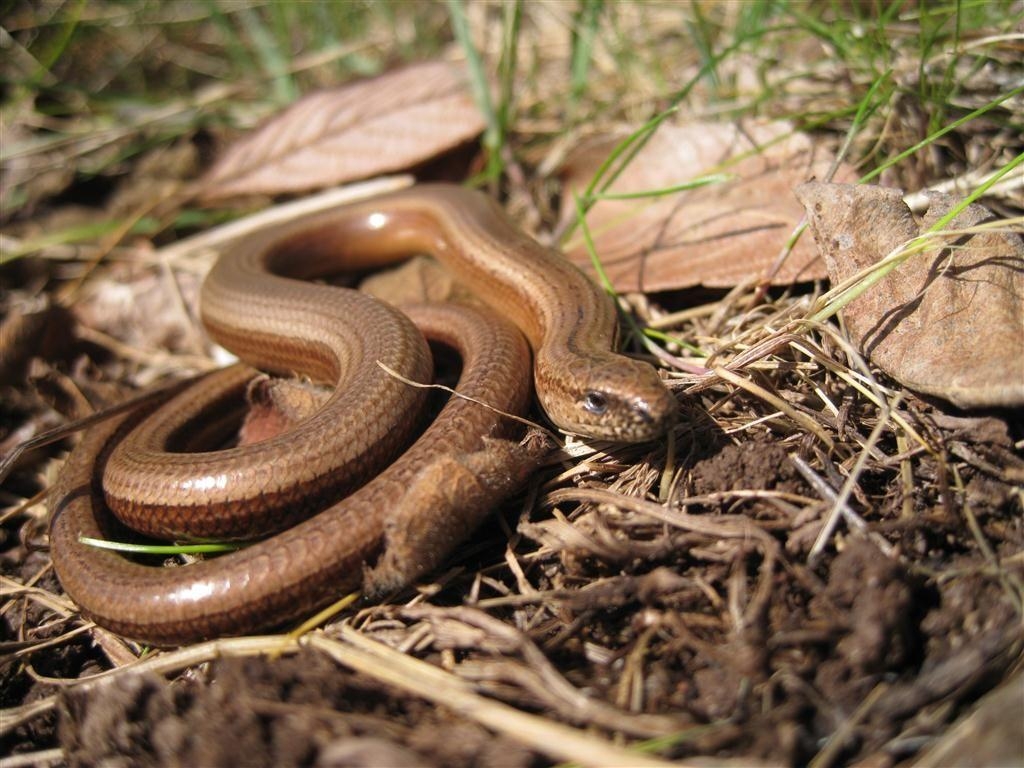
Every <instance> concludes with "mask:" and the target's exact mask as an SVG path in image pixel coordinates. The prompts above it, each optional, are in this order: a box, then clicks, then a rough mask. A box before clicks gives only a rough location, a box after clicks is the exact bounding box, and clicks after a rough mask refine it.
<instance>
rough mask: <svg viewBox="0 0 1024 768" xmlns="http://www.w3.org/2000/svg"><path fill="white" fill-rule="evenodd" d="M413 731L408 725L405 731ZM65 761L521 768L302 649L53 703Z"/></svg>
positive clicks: (501, 751)
mask: <svg viewBox="0 0 1024 768" xmlns="http://www.w3.org/2000/svg"><path fill="white" fill-rule="evenodd" d="M414 724H415V726H416V727H415V728H414V727H413V725H414ZM60 743H61V746H62V748H63V749H64V750H65V752H66V754H68V755H69V756H70V757H71V764H73V765H109V766H120V765H124V766H129V765H131V766H150V765H151V766H166V765H202V766H207V767H208V768H216V766H225V767H230V766H238V765H245V766H253V767H254V768H259V767H260V766H266V768H278V767H279V766H303V765H305V766H309V765H315V766H340V765H345V766H375V765H394V766H403V765H406V766H413V765H423V764H424V763H428V764H434V765H470V764H475V765H497V764H501V765H508V766H513V767H514V766H518V765H521V766H526V765H529V764H530V763H531V758H530V755H529V753H528V752H527V751H526V750H523V749H522V748H521V747H519V746H518V745H517V744H515V743H514V742H509V741H507V740H506V739H503V738H501V737H498V738H495V737H494V736H493V735H492V734H490V733H489V732H487V731H486V730H484V729H483V728H481V727H479V726H476V725H474V724H473V723H471V722H466V721H459V720H457V719H453V718H452V716H451V714H450V713H447V712H445V711H444V710H443V709H435V708H431V707H427V706H425V705H424V704H423V703H422V702H418V701H416V700H408V701H406V702H395V701H394V700H393V699H392V698H391V697H390V695H389V691H388V688H387V687H386V686H383V685H381V684H380V683H378V682H376V681H374V680H371V679H368V678H366V677H363V676H360V675H358V674H355V673H352V672H348V671H345V670H343V669H339V668H338V667H337V666H336V665H335V664H332V663H331V662H330V661H328V660H327V659H326V658H324V657H323V656H322V655H320V654H317V653H314V652H311V651H306V652H302V653H300V654H299V655H297V656H294V657H286V658H280V659H277V660H275V661H273V662H271V663H268V662H267V660H266V659H258V658H250V659H240V658H232V659H222V660H220V661H217V662H216V663H214V664H212V665H211V666H210V668H209V669H207V670H205V671H203V672H202V673H198V674H193V675H190V676H188V677H185V678H182V679H180V680H178V681H176V682H173V683H169V682H167V681H165V680H164V679H163V678H161V677H158V676H156V675H153V674H139V675H133V676H127V677H126V676H122V677H118V678H116V679H114V680H111V681H110V682H109V683H104V684H100V685H99V686H97V687H95V689H94V690H91V691H89V692H88V693H84V692H74V691H72V692H68V693H65V694H63V695H62V696H61V702H60Z"/></svg>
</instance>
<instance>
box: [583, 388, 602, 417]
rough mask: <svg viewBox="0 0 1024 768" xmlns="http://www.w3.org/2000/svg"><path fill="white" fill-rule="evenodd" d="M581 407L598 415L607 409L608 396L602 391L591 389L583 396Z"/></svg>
mask: <svg viewBox="0 0 1024 768" xmlns="http://www.w3.org/2000/svg"><path fill="white" fill-rule="evenodd" d="M583 408H584V410H587V411H590V413H593V414H595V415H597V416H600V415H601V414H603V413H604V412H605V411H607V410H608V398H607V396H605V394H604V393H603V392H597V391H594V390H592V391H590V392H587V394H586V396H585V397H584V398H583Z"/></svg>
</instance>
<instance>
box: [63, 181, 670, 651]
mask: <svg viewBox="0 0 1024 768" xmlns="http://www.w3.org/2000/svg"><path fill="white" fill-rule="evenodd" d="M416 253H428V254H431V255H433V256H435V257H436V258H437V259H438V260H440V261H441V262H442V263H443V264H444V265H445V266H446V267H448V268H449V269H450V270H451V271H452V272H453V273H454V275H455V276H456V278H457V279H459V280H460V282H462V283H463V284H465V285H466V286H467V287H468V288H470V289H471V290H472V291H473V292H474V293H475V294H476V295H477V296H479V297H480V298H481V299H483V300H484V301H485V302H486V303H487V304H489V305H490V306H491V307H492V308H493V309H494V310H496V311H497V313H498V314H500V315H504V316H505V317H507V318H509V319H510V320H511V321H512V322H514V323H515V325H516V326H518V328H519V329H520V330H521V331H522V333H523V334H524V335H525V337H526V339H527V340H528V341H529V344H530V347H532V349H533V353H534V361H533V383H534V386H535V388H536V393H537V397H538V400H539V401H540V403H541V406H542V408H543V409H544V411H545V413H546V414H547V415H548V417H549V418H550V419H551V420H552V421H553V422H554V423H555V424H557V425H558V426H559V427H561V428H563V429H564V430H566V431H569V432H573V433H577V434H581V435H584V436H588V437H594V438H604V439H611V440H618V441H623V442H638V441H643V440H649V439H653V438H656V437H658V436H659V435H661V434H662V433H663V432H664V431H665V429H666V428H667V426H668V425H669V424H670V423H671V421H672V419H673V417H674V413H675V407H676V405H675V401H674V399H673V398H672V397H671V395H670V394H669V392H668V391H667V390H666V388H665V387H664V385H663V384H662V382H661V380H660V378H659V377H658V375H657V373H656V371H655V370H654V369H653V368H652V367H651V366H650V365H648V364H646V363H643V362H640V361H636V360H632V359H629V358H626V357H623V356H621V355H618V354H616V353H615V352H614V351H613V346H614V343H615V331H616V313H615V307H614V304H613V302H612V300H611V299H610V297H608V296H607V295H606V294H605V293H604V292H603V291H601V290H600V289H599V288H597V287H596V286H595V285H593V284H592V283H591V282H590V280H589V279H587V277H586V276H585V275H583V274H582V273H581V272H580V271H579V270H577V269H576V268H575V267H574V266H572V265H571V264H570V263H569V262H567V261H565V260H564V259H563V258H562V257H561V256H560V255H559V254H557V253H555V252H554V251H552V250H550V249H547V248H544V247H543V246H541V245H539V244H538V243H536V242H535V241H534V240H532V239H530V238H528V237H527V236H526V235H524V234H523V233H521V232H520V231H519V230H518V229H517V228H516V227H515V225H514V224H512V222H511V221H510V220H509V219H508V218H507V217H506V216H505V214H504V212H503V211H502V210H501V209H500V208H499V207H498V205H497V204H496V203H494V202H493V201H491V200H490V199H489V198H487V197H486V196H484V195H482V194H480V193H477V192H472V191H469V190H466V189H463V188H460V187H456V186H451V185H424V186H420V187H414V188H412V189H410V190H405V191H402V192H398V193H394V194H390V195H385V196H382V197H378V198H374V199H372V200H367V201H365V202H359V203H355V204H352V205H348V206H345V207H343V208H339V209H337V210H334V211H330V212H327V213H323V214H317V215H315V216H312V217H306V218H304V219H300V220H298V221H296V222H294V223H290V224H288V225H284V226H282V227H280V228H277V229H275V230H274V231H273V232H269V233H268V232H262V233H259V234H258V236H253V237H250V238H247V239H246V240H244V241H242V242H240V243H239V244H237V245H236V246H233V247H231V248H230V249H229V250H227V251H226V252H225V253H224V254H223V255H222V256H221V258H220V259H219V261H218V262H217V264H216V265H215V266H214V268H213V269H212V270H211V272H210V274H209V275H208V277H207V279H206V281H205V282H204V285H203V289H202V295H201V299H200V303H201V313H202V319H203V322H204V325H205V326H206V328H207V330H208V331H209V333H210V335H211V336H212V337H213V338H214V339H215V340H216V341H218V342H220V343H221V344H223V345H224V346H226V347H228V348H229V349H231V350H232V351H233V352H235V353H236V354H237V355H238V356H239V357H240V358H241V359H242V360H243V361H245V362H246V363H248V364H249V365H252V366H255V367H258V368H262V369H264V370H270V371H274V372H278V373H295V372H297V373H300V374H302V375H305V376H308V377H311V378H313V379H315V380H318V381H324V382H328V383H331V384H334V385H335V391H334V394H333V395H332V396H331V398H330V399H329V400H328V402H327V404H326V405H324V406H323V408H321V409H320V410H319V411H318V412H317V413H316V414H314V415H313V416H312V417H311V418H310V419H308V420H307V421H305V422H303V424H302V425H300V427H299V428H298V429H296V430H292V431H287V432H285V433H284V434H282V435H280V436H278V437H276V438H272V439H270V440H267V441H263V442H260V443H255V444H252V445H248V446H244V447H240V448H232V449H228V450H224V451H210V452H186V451H191V450H192V448H193V446H194V444H195V443H196V429H197V427H196V425H197V424H206V425H207V426H206V427H204V428H203V429H201V430H199V434H200V436H201V437H203V438H206V437H209V436H210V435H211V434H214V433H216V432H217V431H218V428H219V427H220V426H222V423H223V422H224V421H225V420H224V419H223V418H222V417H223V416H224V415H225V414H227V413H230V411H231V410H232V409H231V408H229V404H230V403H231V402H233V401H237V399H238V393H239V391H240V390H241V388H242V387H243V386H244V382H245V380H246V379H247V378H248V377H249V376H250V375H251V372H250V371H247V370H246V369H244V367H242V366H236V367H232V368H228V369H225V370H224V371H220V372H218V373H215V374H211V375H209V376H207V377H204V378H202V379H200V380H199V381H198V382H197V383H196V384H195V385H193V386H191V387H190V388H189V389H187V390H185V391H184V392H182V393H180V394H178V395H176V396H175V397H174V399H173V400H172V401H171V402H170V403H167V404H165V405H164V406H162V407H161V408H159V409H158V410H157V411H156V413H154V414H152V415H151V416H149V417H147V418H146V419H145V420H143V421H142V422H141V424H136V422H138V421H139V418H138V417H132V416H129V417H122V418H119V419H115V420H111V421H110V422H108V423H105V424H102V425H100V426H98V427H94V428H93V429H91V430H89V431H88V432H87V433H86V435H85V436H84V437H83V440H82V442H81V443H80V444H79V446H78V447H76V448H75V450H74V451H73V452H72V455H71V457H70V458H69V460H68V462H67V463H66V465H65V467H64V469H63V470H62V473H61V476H60V478H59V480H58V483H57V486H56V488H55V489H54V491H53V492H52V493H51V495H50V499H51V501H50V507H51V513H52V522H51V531H50V538H51V548H52V555H53V561H54V566H55V569H56V571H57V574H58V576H59V578H60V580H61V582H62V584H63V585H64V588H65V589H66V591H67V592H68V594H69V595H70V596H71V597H72V598H73V599H74V600H75V601H76V602H77V603H78V604H79V606H80V607H81V608H82V610H83V613H85V614H86V615H88V616H90V617H92V618H93V619H95V620H96V621H97V622H99V623H101V624H103V625H105V626H107V627H110V628H112V629H115V630H116V631H119V632H121V633H123V634H125V635H128V636H131V637H136V638H140V639H146V640H149V641H152V642H157V643H176V642H184V641H190V640H195V639H199V638H204V637H211V636H216V635H224V634H238V633H244V632H248V631H252V630H255V629H258V628H261V627H265V626H268V625H271V624H279V623H281V622H284V621H287V620H290V619H294V618H297V617H299V616H302V615H305V614H308V613H309V612H310V611H312V610H313V609H315V608H316V607H318V606H321V605H323V604H324V603H325V602H327V601H329V600H330V599H331V598H332V597H336V596H337V595H339V594H342V593H343V592H344V591H346V590H349V589H353V588H356V587H358V586H359V584H360V583H361V582H362V580H363V570H362V569H363V568H364V567H365V566H366V565H367V564H368V563H373V562H374V560H375V559H376V558H377V557H378V556H379V555H380V554H381V548H382V537H383V532H384V529H385V525H386V524H387V510H388V509H389V508H390V507H393V506H394V505H395V504H396V503H399V501H400V502H401V505H403V508H405V509H409V508H415V507H416V505H417V503H421V504H423V503H429V504H433V505H437V504H438V503H442V504H445V503H451V504H452V505H453V506H454V507H456V508H460V510H453V514H454V513H455V512H456V511H461V508H463V507H467V506H468V507H472V510H470V512H469V513H468V514H469V515H470V517H473V516H479V514H482V512H483V511H486V508H488V507H489V506H493V505H494V504H495V503H497V501H498V500H500V498H502V497H503V496H505V495H507V494H508V493H510V492H511V491H512V490H514V485H515V482H516V478H514V477H511V476H509V477H496V478H490V477H489V478H487V479H485V481H482V485H483V486H487V487H481V488H476V489H474V490H472V491H469V492H468V495H467V496H462V497H459V496H458V495H457V494H456V497H453V500H451V501H450V502H449V501H444V502H438V500H437V498H436V494H435V493H434V492H433V489H424V487H423V486H424V483H423V482H419V484H417V481H416V478H417V477H422V476H425V475H424V473H427V474H429V471H430V469H431V467H435V466H437V463H438V461H440V460H441V459H442V458H443V457H445V456H460V455H465V454H472V453H473V452H476V451H480V450H481V446H482V445H483V441H484V439H485V438H489V437H492V436H497V435H501V434H503V433H504V432H505V431H506V430H507V425H506V423H505V422H506V420H504V419H502V418H501V417H499V416H497V415H495V413H494V412H492V411H490V410H488V409H485V408H483V407H481V406H479V405H477V404H474V403H471V402H467V401H465V400H461V399H457V398H453V399H452V400H451V401H450V402H449V403H448V404H447V405H446V406H445V408H444V409H443V411H442V413H441V415H440V416H439V417H438V419H437V420H436V421H435V422H434V423H433V424H432V425H431V426H430V427H429V428H428V429H427V431H426V432H424V433H423V435H422V436H421V437H420V438H419V439H418V440H417V441H416V442H415V444H414V445H413V447H412V448H410V449H409V450H408V451H406V453H405V454H404V455H403V456H402V458H401V459H400V460H399V461H397V462H396V463H394V464H392V465H391V466H390V467H388V469H386V470H385V471H383V473H381V474H379V475H378V474H377V473H378V472H379V471H380V468H381V467H382V466H385V465H387V464H388V463H389V462H390V461H391V460H392V459H393V458H394V457H395V456H396V455H397V454H398V453H399V452H400V451H401V450H402V449H403V448H404V445H405V444H406V442H407V441H408V439H409V438H410V436H411V435H412V434H413V433H414V432H415V431H416V430H417V429H418V427H419V425H418V420H417V417H416V416H414V415H411V414H413V413H414V412H415V410H416V409H417V408H418V407H419V406H420V405H421V401H422V399H423V395H422V392H421V390H418V389H415V388H412V387H409V386H408V385H406V384H404V383H402V382H401V381H399V380H398V379H396V378H395V377H393V376H391V375H389V374H388V373H387V372H385V371H384V370H383V369H382V367H381V366H380V365H378V362H381V363H384V364H385V365H386V366H387V367H388V368H390V369H392V370H394V371H397V372H398V373H399V374H401V375H402V376H404V377H406V378H409V379H413V380H418V381H424V380H428V379H429V377H430V373H431V359H430V353H429V350H428V348H427V346H426V343H425V341H424V340H423V336H422V335H421V334H420V333H418V332H416V330H415V328H414V326H413V322H412V321H411V320H410V319H409V318H408V317H406V316H404V315H402V314H401V313H399V312H398V311H397V310H395V309H393V308H390V307H388V306H387V305H384V304H382V303H381V302H378V301H376V300H373V299H371V298H369V297H367V296H365V295H363V294H359V293H358V292H355V291H350V290H347V289H341V288H336V287H331V286H324V285H318V284H314V283H311V282H308V281H307V280H306V279H307V278H312V277H317V276H320V275H324V274H328V273H332V272H338V271H341V270H344V271H361V270H367V269H372V268H375V267H379V266H382V265H385V264H390V263H393V262H395V261H397V260H401V259H404V258H407V257H408V256H410V255H413V254H416ZM413 316H414V318H415V321H416V324H417V325H419V326H420V328H421V329H422V330H423V332H424V333H425V334H426V335H427V336H428V337H430V338H431V339H433V340H435V341H437V342H440V343H442V344H444V345H447V346H450V347H453V348H455V349H456V351H458V352H459V353H460V355H461V356H462V357H463V371H462V378H461V379H460V381H459V384H458V390H459V391H460V392H462V393H464V394H466V395H469V396H471V397H475V398H477V399H479V400H482V401H484V402H487V403H490V404H491V405H493V406H494V407H496V408H499V409H502V410H505V411H508V412H513V413H515V412H519V411H522V410H523V409H524V408H525V406H526V403H527V400H528V398H529V396H530V395H529V392H530V382H529V370H530V355H529V350H527V348H526V347H525V346H524V345H523V342H522V339H521V338H520V337H519V336H518V334H516V333H515V331H514V330H510V329H509V327H508V326H507V325H505V324H504V323H503V322H501V321H499V320H497V319H495V318H488V317H487V316H485V315H481V314H480V313H479V312H477V311H476V310H471V309H468V308H453V307H434V308H423V307H421V308H418V309H416V310H415V311H414V315H413ZM499 474H500V473H499ZM512 474H514V472H513V473H512ZM374 475H376V476H375V477H374ZM371 477H373V479H372V480H370V478H371ZM367 481H369V482H367ZM431 482H432V483H435V482H436V481H433V480H432V481H431ZM479 484H480V483H478V485H479ZM491 486H493V487H491ZM357 488H358V490H356V491H355V493H353V494H352V495H350V496H348V497H347V498H345V499H344V500H343V501H341V502H338V503H334V504H333V506H329V508H328V509H327V510H326V511H323V512H320V513H319V514H316V515H315V516H313V517H309V516H310V515H311V514H313V513H314V512H316V511H318V510H320V509H321V508H322V507H323V506H325V505H330V504H331V503H332V502H333V501H334V500H335V499H336V498H338V496H339V494H342V493H346V492H349V491H352V490H353V489H357ZM419 496H422V497H424V500H423V501H420V500H419V498H418V497H419ZM427 497H430V499H429V501H428V500H426V499H427ZM108 506H109V508H110V511H113V513H114V514H116V515H117V516H118V517H119V518H121V519H122V520H124V521H125V522H127V523H128V524H130V525H131V527H133V528H135V529H137V530H141V531H143V532H145V533H149V534H152V535H157V536H162V537H173V538H182V537H191V538H195V537H219V538H232V537H236V538H252V537H253V536H256V535H265V534H266V533H268V532H272V531H278V530H281V529H285V530H283V531H282V532H280V533H278V534H277V535H276V536H273V537H271V538H269V539H266V540H264V541H262V542H260V543H258V544H254V545H252V546H249V547H247V548H245V549H242V550H240V551H237V552H234V553H231V554H229V555H225V556H222V557H219V558H216V559H213V560H206V561H203V562H200V563H197V564H192V565H189V566H187V567H179V568H154V567H149V566H144V565H140V564H138V563H135V562H132V561H129V560H127V559H125V558H123V557H122V556H120V555H117V554H114V553H111V552H107V551H103V550H98V549H95V548H92V547H90V546H87V545H85V544H83V543H81V542H80V541H79V537H81V536H103V535H104V533H105V532H106V531H108V530H110V529H111V528H112V527H115V526H116V525H117V524H116V523H114V522H113V521H112V518H111V517H110V511H108V509H107V507H108ZM477 508H479V510H477ZM306 518H308V519H306ZM408 519H413V518H408ZM445 535H447V534H445ZM462 535H463V534H462V533H461V532H460V533H458V534H456V533H455V532H452V534H451V537H450V538H452V540H453V542H452V543H457V541H455V539H457V538H459V537H461V536H462ZM427 538H429V534H427ZM433 544H436V542H432V545H433ZM435 559H436V557H433V558H426V559H425V562H424V565H427V566H429V565H432V564H434V560H435ZM428 560H429V562H427V561H428ZM417 570H422V569H416V568H413V569H411V572H415V571H417Z"/></svg>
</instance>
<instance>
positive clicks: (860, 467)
mask: <svg viewBox="0 0 1024 768" xmlns="http://www.w3.org/2000/svg"><path fill="white" fill-rule="evenodd" d="M902 396H903V393H902V392H897V393H896V397H895V398H893V402H892V405H891V406H890V404H889V403H888V402H887V401H885V400H883V401H882V415H881V418H879V419H878V423H877V424H875V427H874V429H872V430H871V434H870V435H868V439H867V441H866V442H865V443H864V449H863V450H862V451H861V452H860V455H859V456H857V462H856V463H855V464H854V465H853V469H852V470H850V475H849V477H847V478H846V482H845V483H843V488H842V490H841V491H840V492H839V495H838V496H837V497H836V499H835V501H834V503H833V505H832V511H831V512H830V513H829V516H828V520H827V521H826V523H825V525H824V527H822V529H821V531H820V532H819V533H818V538H817V539H816V540H815V542H814V546H812V547H811V552H810V554H809V555H808V556H807V563H808V565H813V564H814V563H815V562H816V561H817V560H818V558H819V557H821V553H822V552H824V550H825V546H826V545H827V544H828V540H829V539H830V538H832V532H833V531H834V530H835V527H836V525H837V523H838V522H839V516H840V515H841V514H843V508H844V507H846V506H847V504H846V502H847V501H848V500H849V498H850V494H851V493H853V486H854V485H856V483H857V478H858V477H860V474H861V472H863V471H864V465H865V464H867V460H868V456H869V455H870V454H871V450H872V449H873V448H874V446H875V444H876V443H877V442H878V439H879V438H880V437H881V436H882V430H884V429H885V427H886V426H887V425H888V424H889V417H890V414H891V413H892V411H894V410H895V409H896V408H898V407H899V404H900V400H901V399H902ZM855 517H856V516H855ZM857 519H858V520H859V519H860V518H857ZM861 522H862V523H863V521H861ZM883 551H884V549H883ZM890 552H891V550H890ZM887 554H889V553H887Z"/></svg>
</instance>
